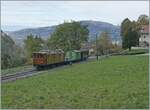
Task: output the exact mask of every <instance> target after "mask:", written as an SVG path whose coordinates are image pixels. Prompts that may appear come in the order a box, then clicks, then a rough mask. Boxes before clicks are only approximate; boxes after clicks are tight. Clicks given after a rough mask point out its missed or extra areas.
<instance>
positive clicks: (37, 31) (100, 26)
mask: <svg viewBox="0 0 150 110" xmlns="http://www.w3.org/2000/svg"><path fill="white" fill-rule="evenodd" d="M79 22H80V23H81V25H86V26H87V28H88V29H89V40H90V41H91V40H94V39H95V36H96V34H98V35H99V34H100V33H101V32H102V31H107V32H108V33H109V34H110V36H111V38H112V40H113V41H120V40H121V37H120V27H119V26H116V25H113V24H110V23H106V22H100V21H91V20H84V21H79ZM56 27H57V25H56V26H49V27H39V28H27V29H22V30H18V31H12V32H7V33H8V34H9V35H10V36H12V38H13V39H14V41H15V42H16V43H17V44H18V43H22V42H23V40H24V39H26V36H27V35H29V34H33V35H38V36H41V37H42V38H43V39H47V38H48V37H50V35H51V34H52V33H53V32H54V31H55V29H56Z"/></svg>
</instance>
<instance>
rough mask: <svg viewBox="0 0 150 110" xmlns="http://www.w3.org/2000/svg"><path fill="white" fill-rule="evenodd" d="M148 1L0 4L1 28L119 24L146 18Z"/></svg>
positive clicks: (15, 2) (19, 2)
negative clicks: (72, 23)
mask: <svg viewBox="0 0 150 110" xmlns="http://www.w3.org/2000/svg"><path fill="white" fill-rule="evenodd" d="M148 4H149V2H148V1H1V25H2V29H3V28H5V29H7V28H8V27H9V28H10V29H13V28H14V29H16V28H25V27H44V26H51V25H57V24H60V23H63V22H64V21H70V20H75V21H80V20H96V21H103V22H108V23H112V24H114V25H120V24H121V22H122V20H123V19H125V18H127V17H128V18H129V19H130V20H137V18H138V17H139V15H141V14H146V15H149V5H148Z"/></svg>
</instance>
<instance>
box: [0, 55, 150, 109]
mask: <svg viewBox="0 0 150 110" xmlns="http://www.w3.org/2000/svg"><path fill="white" fill-rule="evenodd" d="M148 76H149V62H148V56H128V55H126V56H112V57H109V58H105V59H101V60H99V61H90V62H86V63H81V64H73V65H72V66H67V67H65V68H61V69H58V70H55V71H51V70H47V71H43V74H39V75H36V76H32V77H29V78H26V79H20V80H17V81H15V82H9V83H3V84H2V88H1V95H2V96H1V103H2V108H5V109H7V108H14V109H15V108H18V109H19V108H20V109H23V108H26V109H27V108H28V109H33V108H34V109H36V108H38V109H41V108H45V109H48V108H53V109H54V108H85V109H88V108H90V109H93V108H101V109H102V108H103V109H104V108H106V109H109V108H110V109H113V108H115V109H116V108H120V109H121V108H126V109H128V108H130V109H135V108H139V109H142V108H148V106H149V105H148V104H149V102H148V98H149V94H148V92H149V91H148V90H149V88H148V85H149V79H148Z"/></svg>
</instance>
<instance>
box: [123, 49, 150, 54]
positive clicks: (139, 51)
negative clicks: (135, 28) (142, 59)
mask: <svg viewBox="0 0 150 110" xmlns="http://www.w3.org/2000/svg"><path fill="white" fill-rule="evenodd" d="M148 51H149V50H148V49H131V51H129V49H127V50H124V51H123V52H122V54H124V55H136V54H145V53H148Z"/></svg>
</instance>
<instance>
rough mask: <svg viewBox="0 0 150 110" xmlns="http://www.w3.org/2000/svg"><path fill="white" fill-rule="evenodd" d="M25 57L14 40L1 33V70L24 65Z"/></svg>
mask: <svg viewBox="0 0 150 110" xmlns="http://www.w3.org/2000/svg"><path fill="white" fill-rule="evenodd" d="M23 60H24V55H23V53H22V50H21V48H20V47H18V46H17V45H16V44H15V42H14V41H13V39H12V38H11V37H10V36H8V35H7V34H6V33H4V32H3V31H1V68H2V69H5V68H10V67H14V66H18V65H21V64H22V63H24V61H23Z"/></svg>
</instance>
